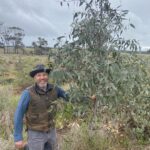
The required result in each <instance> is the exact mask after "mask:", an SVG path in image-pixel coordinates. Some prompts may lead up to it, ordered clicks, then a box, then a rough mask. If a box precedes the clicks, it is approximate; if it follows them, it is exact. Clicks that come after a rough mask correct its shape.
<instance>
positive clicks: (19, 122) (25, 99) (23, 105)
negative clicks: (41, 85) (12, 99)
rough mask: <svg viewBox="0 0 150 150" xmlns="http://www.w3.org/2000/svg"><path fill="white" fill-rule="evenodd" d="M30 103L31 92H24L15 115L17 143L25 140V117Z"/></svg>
mask: <svg viewBox="0 0 150 150" xmlns="http://www.w3.org/2000/svg"><path fill="white" fill-rule="evenodd" d="M29 101H30V94H29V91H28V90H24V91H23V93H22V95H21V97H20V100H19V103H18V106H17V109H16V111H15V115H14V141H15V142H17V141H21V140H23V136H22V130H23V117H24V114H25V112H26V110H27V108H28V105H29Z"/></svg>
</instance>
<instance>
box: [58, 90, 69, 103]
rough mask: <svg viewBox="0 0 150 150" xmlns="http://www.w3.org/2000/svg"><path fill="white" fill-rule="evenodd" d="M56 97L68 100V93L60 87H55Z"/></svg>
mask: <svg viewBox="0 0 150 150" xmlns="http://www.w3.org/2000/svg"><path fill="white" fill-rule="evenodd" d="M56 90H57V96H58V98H60V97H61V98H63V99H64V100H65V101H69V94H68V93H66V92H65V91H64V90H63V89H62V88H60V87H56Z"/></svg>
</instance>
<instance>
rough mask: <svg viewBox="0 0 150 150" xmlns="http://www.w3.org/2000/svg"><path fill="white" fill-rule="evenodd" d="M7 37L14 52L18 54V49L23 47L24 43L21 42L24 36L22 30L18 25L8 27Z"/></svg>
mask: <svg viewBox="0 0 150 150" xmlns="http://www.w3.org/2000/svg"><path fill="white" fill-rule="evenodd" d="M8 30H9V33H10V34H9V37H8V40H9V41H10V42H11V43H12V46H13V49H14V53H16V54H18V49H22V50H23V49H24V44H23V42H22V39H23V37H24V36H25V34H24V30H23V29H21V28H19V27H8Z"/></svg>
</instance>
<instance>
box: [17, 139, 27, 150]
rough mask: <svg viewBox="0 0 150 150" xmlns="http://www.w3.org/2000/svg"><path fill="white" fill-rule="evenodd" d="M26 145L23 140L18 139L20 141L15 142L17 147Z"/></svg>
mask: <svg viewBox="0 0 150 150" xmlns="http://www.w3.org/2000/svg"><path fill="white" fill-rule="evenodd" d="M24 145H25V143H24V142H23V141H18V142H15V147H16V148H18V149H19V148H23V147H24Z"/></svg>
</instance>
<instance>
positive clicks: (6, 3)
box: [0, 0, 150, 49]
mask: <svg viewBox="0 0 150 150" xmlns="http://www.w3.org/2000/svg"><path fill="white" fill-rule="evenodd" d="M110 2H111V3H112V6H113V7H116V6H118V5H121V9H127V10H129V14H128V16H127V18H128V19H130V21H131V22H132V23H133V24H134V25H135V27H136V28H135V29H134V30H133V29H131V30H129V31H128V32H127V33H126V37H127V38H130V39H133V38H134V39H136V40H138V41H139V43H140V45H141V46H142V48H143V49H145V48H150V29H149V27H150V9H149V6H150V1H149V0H110ZM76 9H77V6H75V5H73V6H71V7H69V8H68V6H67V5H64V6H63V7H61V5H60V3H59V0H42V1H41V0H0V23H1V22H3V23H4V25H5V26H17V27H20V28H22V29H24V32H25V37H24V39H23V42H24V43H25V45H28V46H30V45H31V43H32V42H33V41H37V38H38V37H43V38H45V39H46V40H47V41H48V44H49V45H50V46H53V45H54V43H55V42H56V41H55V39H56V38H57V37H59V36H61V35H68V34H69V33H70V31H71V27H70V25H71V23H72V21H73V13H74V12H75V11H76Z"/></svg>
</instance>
